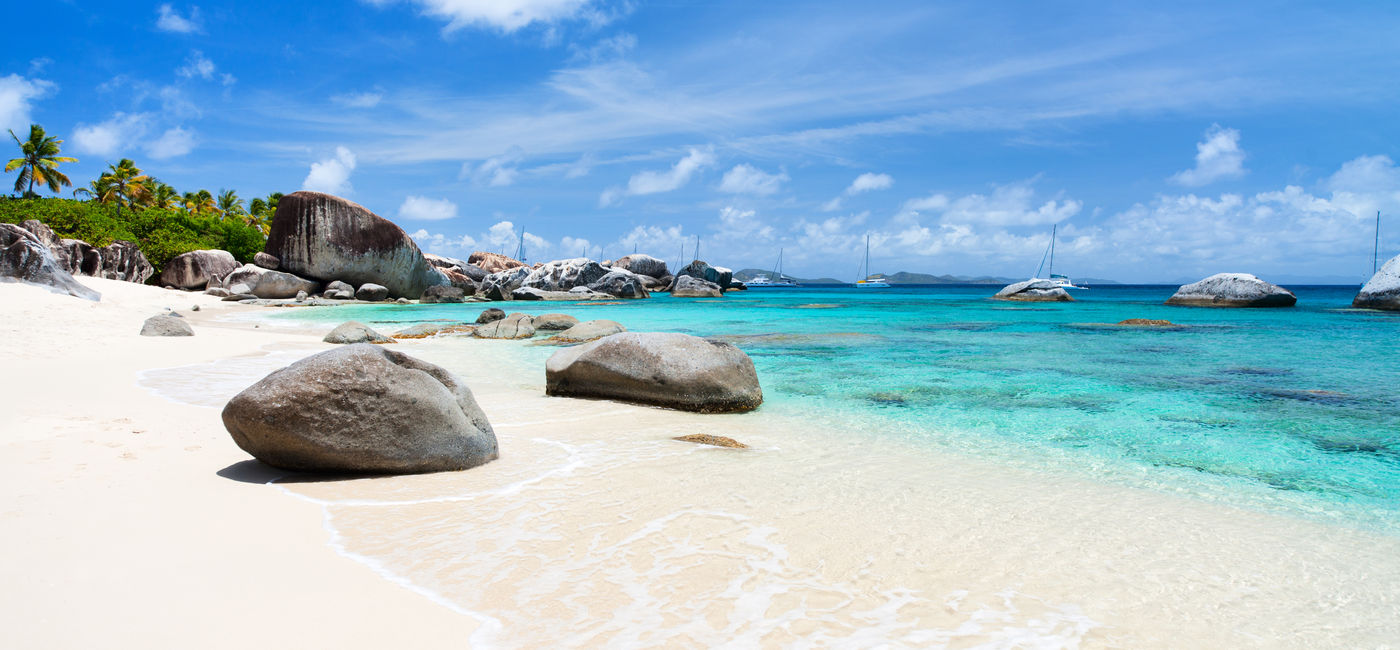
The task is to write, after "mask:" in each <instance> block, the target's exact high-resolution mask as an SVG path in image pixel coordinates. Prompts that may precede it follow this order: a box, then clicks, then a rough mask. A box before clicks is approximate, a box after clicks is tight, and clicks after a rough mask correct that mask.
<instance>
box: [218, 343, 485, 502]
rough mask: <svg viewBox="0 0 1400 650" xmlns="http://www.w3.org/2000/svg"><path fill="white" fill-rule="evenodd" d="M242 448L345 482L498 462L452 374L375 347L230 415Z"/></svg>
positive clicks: (262, 393)
mask: <svg viewBox="0 0 1400 650" xmlns="http://www.w3.org/2000/svg"><path fill="white" fill-rule="evenodd" d="M223 421H224V426H225V428H227V429H228V432H229V434H230V435H232V436H233V440H234V442H235V443H237V444H238V446H239V447H241V448H242V449H243V450H244V451H247V452H248V453H250V454H252V455H253V456H254V457H255V458H257V459H258V460H261V461H262V462H264V463H267V464H269V465H272V466H274V467H280V468H283V469H290V470H297V471H307V472H339V473H396V474H404V473H420V472H438V471H447V470H463V469H468V468H471V467H476V466H478V465H482V464H485V463H487V462H490V461H492V460H494V459H496V458H497V457H498V455H499V451H498V448H497V443H496V434H495V432H494V431H493V430H492V428H491V423H490V422H488V421H487V419H486V415H485V413H483V412H482V411H481V408H480V407H479V406H478V405H477V403H476V400H475V399H474V398H473V396H472V393H471V390H469V389H468V388H467V387H466V385H464V384H463V383H462V381H461V380H460V379H458V378H457V377H456V376H454V375H453V374H452V373H449V372H448V371H447V370H444V369H443V368H441V367H438V366H435V365H433V364H430V363H426V362H424V361H420V360H418V359H414V358H413V357H410V356H408V355H405V354H400V353H397V352H394V351H392V350H388V349H385V348H382V347H378V346H373V345H351V346H347V347H343V348H337V349H334V350H331V351H328V352H322V353H320V354H317V355H314V356H311V357H308V358H306V359H303V360H301V361H298V362H296V363H294V364H292V365H291V366H288V367H286V368H283V369H281V370H278V371H277V372H274V373H272V374H270V375H268V376H267V377H265V378H263V379H262V380H261V381H259V382H258V383H256V384H253V385H252V386H251V387H249V388H248V389H247V390H244V391H243V392H241V393H239V394H238V395H237V396H235V397H234V398H233V399H232V400H230V401H229V403H228V405H227V406H225V407H224V411H223Z"/></svg>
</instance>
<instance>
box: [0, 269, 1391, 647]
mask: <svg viewBox="0 0 1400 650" xmlns="http://www.w3.org/2000/svg"><path fill="white" fill-rule="evenodd" d="M81 281H82V282H84V283H85V284H89V286H92V287H93V288H96V289H98V290H99V291H102V292H103V294H104V297H103V301H102V302H100V303H88V302H85V301H80V300H75V299H72V298H68V297H62V296H56V295H53V294H49V293H46V292H44V291H42V290H40V289H38V288H34V287H28V286H23V285H15V284H0V299H3V300H4V301H5V303H6V304H7V305H8V306H10V307H13V309H12V310H11V311H8V312H7V313H6V316H5V319H4V321H3V327H4V331H5V334H7V335H8V336H9V338H10V340H15V341H23V342H24V345H23V346H20V347H19V349H17V350H15V351H14V352H13V353H12V358H11V360H10V368H11V371H12V373H14V374H13V376H15V377H20V378H23V380H22V381H12V382H10V384H11V386H10V387H9V390H8V391H7V395H13V396H15V398H16V399H15V400H14V401H13V404H15V406H12V407H10V408H8V409H6V411H5V414H4V416H3V417H4V418H5V420H4V426H3V430H4V431H5V432H6V439H5V441H4V445H5V446H6V453H5V454H4V455H3V462H4V463H5V464H6V467H5V470H6V471H5V472H4V475H5V478H4V479H3V480H4V482H5V483H4V485H5V489H6V491H7V493H8V494H9V495H10V498H9V499H8V500H7V503H9V504H10V505H9V507H7V508H6V512H5V515H4V516H5V518H6V520H7V521H8V522H9V524H10V528H11V529H13V530H23V531H27V532H26V534H25V535H18V536H10V537H8V538H7V539H6V540H5V542H4V543H5V544H6V548H5V549H4V550H5V551H7V554H6V555H7V557H11V558H24V560H23V561H19V562H10V563H7V564H6V567H5V569H4V570H5V572H6V575H5V578H6V579H7V580H8V582H9V583H10V584H16V585H24V588H22V589H14V590H12V591H11V592H10V594H9V596H7V599H8V602H7V603H6V607H5V611H6V612H7V618H8V619H9V620H8V621H7V627H9V628H10V629H11V630H12V634H13V635H14V636H13V637H12V638H16V639H18V640H20V641H21V643H20V645H23V646H26V647H71V646H74V645H104V644H112V645H131V644H139V645H143V646H157V647H172V646H181V645H189V644H190V643H192V642H197V644H198V645H201V646H207V645H215V646H224V645H227V646H233V645H245V644H246V643H248V642H253V641H257V640H260V639H265V638H267V637H268V636H274V637H275V639H276V642H275V643H274V645H277V646H292V645H298V644H299V643H298V640H300V641H301V642H302V643H309V644H311V645H318V646H319V645H329V644H330V643H332V642H334V643H336V644H337V645H342V646H346V647H368V646H371V645H379V646H382V645H383V644H385V643H392V644H394V645H409V644H412V645H414V646H422V647H437V646H438V645H451V646H453V647H464V646H468V645H470V646H473V647H549V646H554V647H560V646H564V647H594V646H598V645H610V646H618V647H715V646H725V645H728V646H732V647H754V646H763V647H783V646H786V647H814V646H822V647H828V646H829V647H871V646H892V647H976V646H985V647H1135V648H1137V647H1220V646H1231V647H1299V648H1302V647H1358V646H1365V647H1381V646H1383V645H1384V644H1385V643H1387V642H1389V641H1390V640H1392V639H1394V638H1396V637H1397V636H1400V624H1397V623H1396V621H1397V620H1400V615H1397V614H1400V609H1397V608H1400V540H1397V538H1396V537H1395V536H1394V535H1391V534H1387V533H1385V532H1383V531H1381V530H1371V529H1368V528H1367V527H1365V526H1360V525H1355V524H1353V523H1348V522H1344V523H1333V522H1329V521H1327V520H1326V518H1325V517H1323V518H1320V519H1318V518H1315V519H1309V518H1307V517H1301V516H1290V515H1289V514H1288V513H1287V512H1269V511H1267V510H1262V509H1260V508H1255V507H1243V506H1240V505H1235V504H1231V503H1229V502H1227V501H1224V500H1214V501H1213V500H1211V499H1208V498H1202V496H1201V494H1188V493H1185V492H1182V493H1181V494H1173V485H1172V484H1171V483H1170V482H1165V483H1162V484H1160V485H1157V486H1156V488H1155V489H1154V488H1151V487H1143V486H1136V485H1132V484H1127V483H1125V482H1124V481H1096V480H1089V479H1088V478H1086V476H1085V475H1075V474H1069V473H1065V472H1057V471H1045V470H1044V469H1043V468H1042V469H1036V468H1033V467H1028V466H1022V465H1017V464H1015V463H1007V462H998V460H997V458H996V457H995V456H992V457H984V458H978V457H976V456H975V455H973V454H970V453H961V452H958V451H956V450H949V449H948V448H945V447H939V446H930V445H922V444H915V442H913V441H911V440H908V439H905V438H902V437H899V436H887V437H883V438H882V437H880V436H874V435H867V434H868V433H869V432H866V431H857V430H852V429H843V428H842V426H843V425H842V422H843V421H842V420H839V419H832V418H830V417H827V416H824V415H822V414H820V413H817V412H812V413H809V414H807V415H805V416H804V415H802V414H800V413H798V414H797V415H794V413H793V412H792V410H791V409H784V408H773V409H769V408H767V407H765V408H764V409H760V410H759V411H757V412H755V413H750V414H743V415H697V414H687V413H681V412H677V411H669V410H663V409H655V408H647V407H640V406H632V405H626V404H621V403H615V402H609V401H595V400H575V399H562V398H548V397H545V396H544V394H543V393H544V391H543V383H544V377H543V370H542V368H541V367H539V366H538V365H536V364H535V363H533V360H536V359H538V358H539V357H541V356H542V355H545V354H547V353H548V352H549V349H547V348H539V347H537V346H533V345H532V344H531V343H528V342H509V341H483V340H475V339H469V338H447V337H443V338H436V339H425V340H421V341H403V342H400V343H399V344H396V345H395V348H396V349H397V350H398V351H401V352H405V353H408V354H411V355H413V356H415V357H418V358H421V359H424V360H427V361H430V362H432V363H436V364H439V365H442V366H443V367H445V368H448V369H449V370H451V371H452V372H454V373H456V374H458V375H459V376H460V377H462V378H463V379H464V380H465V382H466V383H467V385H468V386H470V387H471V389H472V390H473V392H474V394H475V395H476V399H477V401H478V402H479V403H480V404H481V406H482V408H483V410H484V411H485V412H486V414H487V415H488V417H489V418H490V420H491V422H492V424H493V426H494V428H495V429H496V432H497V436H498V439H499V441H500V446H501V458H500V459H499V460H497V461H495V462H492V463H489V464H487V465H485V466H482V467H479V468H475V469H472V470H468V471H466V472H447V473H439V474H428V475H418V476H401V477H383V478H370V479H353V480H315V481H304V480H301V479H296V478H293V479H289V480H284V481H282V482H279V483H275V484H271V485H269V484H268V482H269V481H272V480H273V479H277V478H279V477H281V476H282V475H283V473H282V472H279V471H277V470H272V469H269V468H266V467H263V466H260V465H258V464H256V463H253V462H250V461H249V458H248V456H247V455H246V454H244V453H243V452H242V451H241V450H239V449H238V448H237V447H235V446H234V445H233V443H232V441H231V439H230V438H229V437H228V435H227V433H226V432H224V430H223V427H222V424H221V422H220V421H219V408H221V407H222V404H223V403H224V402H225V401H226V400H227V399H228V398H229V397H231V396H232V395H233V394H235V393H236V392H238V390H241V388H242V387H243V386H246V385H247V384H249V383H251V382H253V381H256V380H257V379H258V378H261V377H262V376H263V375H265V374H267V373H268V372H270V371H272V370H274V369H276V368H279V367H282V366H284V365H287V364H288V363H290V362H291V361H293V360H295V359H297V358H300V357H302V356H306V355H308V354H311V353H313V352H315V351H319V350H323V349H328V348H329V347H330V346H329V345H327V344H324V343H321V342H320V335H321V334H323V333H324V331H325V330H328V329H329V328H327V327H324V326H321V327H320V328H319V329H317V328H316V327H312V326H311V325H310V324H309V323H307V322H306V321H304V320H300V319H299V317H298V316H297V315H296V314H295V313H294V312H296V311H297V310H269V309H261V308H256V307H249V306H240V305H233V304H231V303H221V302H218V301H217V300H214V299H211V298H209V297H206V296H203V295H200V294H189V293H183V292H172V291H165V290H160V289H155V288H152V287H146V286H134V285H129V284H121V283H116V282H110V281H103V280H94V279H91V278H82V279H81ZM194 304H199V305H201V307H202V308H201V311H199V312H192V311H191V310H190V307H191V306H192V305H194ZM164 307H171V308H174V309H176V310H177V311H180V312H181V313H182V314H183V315H185V316H186V317H188V318H189V319H190V320H191V322H192V324H193V326H194V327H195V329H196V333H197V334H196V336H195V337H192V338H142V337H138V336H136V331H137V330H139V328H140V323H141V321H142V320H144V319H145V318H146V317H147V316H150V315H153V314H154V313H157V312H159V311H161V310H162V308H164ZM465 307H466V308H470V307H471V306H470V305H468V306H465ZM483 308H484V306H483ZM330 309H332V310H344V313H347V314H348V313H352V312H351V310H352V309H355V308H342V307H336V308H330ZM395 309H396V311H395V312H394V313H395V314H398V316H396V318H399V317H401V318H412V316H411V314H412V313H414V310H418V311H417V313H422V314H426V313H432V312H430V311H423V308H421V307H416V306H415V307H407V308H395ZM405 310H406V311H405ZM331 313H339V312H331ZM285 314H291V317H290V318H283V317H280V316H281V315H285ZM273 315H278V316H279V317H272V316H273ZM329 317H330V316H321V318H329ZM255 326H256V327H255ZM384 331H392V329H389V326H385V330H384ZM741 345H742V344H741ZM80 369H81V370H80ZM77 396H81V399H78V398H77ZM779 404H781V402H779ZM854 421H856V420H845V421H844V422H847V423H849V422H854ZM691 433H709V434H714V435H724V436H729V437H732V438H735V439H738V440H740V441H741V442H744V443H746V444H748V445H750V447H751V448H750V449H747V450H733V449H721V448H712V447H704V446H697V445H690V444H686V443H681V442H676V441H673V440H671V438H673V437H675V436H678V435H685V434H691ZM1105 472H1107V469H1106V470H1105ZM1089 476H1092V472H1091V473H1090V474H1089ZM75 611H79V612H83V613H84V615H83V616H82V620H83V624H82V625H75V624H73V623H74V621H73V620H72V618H73V617H72V614H71V613H72V612H75ZM413 635H418V636H417V637H414V636H413Z"/></svg>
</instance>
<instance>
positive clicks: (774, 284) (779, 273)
mask: <svg viewBox="0 0 1400 650" xmlns="http://www.w3.org/2000/svg"><path fill="white" fill-rule="evenodd" d="M774 278H776V279H774ZM744 284H746V285H748V287H749V288H750V289H764V288H767V289H776V288H779V287H789V288H790V287H799V286H802V285H799V284H797V281H796V280H793V279H792V278H789V277H787V276H785V275H783V249H781V248H779V249H778V264H777V266H774V267H773V277H771V278H770V277H768V276H766V275H761V274H760V275H755V276H753V279H752V280H749V281H748V282H745V283H744Z"/></svg>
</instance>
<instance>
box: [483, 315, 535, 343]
mask: <svg viewBox="0 0 1400 650" xmlns="http://www.w3.org/2000/svg"><path fill="white" fill-rule="evenodd" d="M534 335H535V326H534V325H533V324H532V323H531V318H530V316H529V315H528V314H519V313H517V314H511V315H509V316H506V317H505V318H502V319H501V320H497V321H491V322H490V323H487V324H485V325H480V326H478V327H477V328H476V329H474V330H472V336H475V337H477V338H479V339H528V338H530V337H532V336H534Z"/></svg>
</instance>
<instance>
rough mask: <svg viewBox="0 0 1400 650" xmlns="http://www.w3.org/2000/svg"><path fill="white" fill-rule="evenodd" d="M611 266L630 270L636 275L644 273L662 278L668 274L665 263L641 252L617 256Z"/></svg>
mask: <svg viewBox="0 0 1400 650" xmlns="http://www.w3.org/2000/svg"><path fill="white" fill-rule="evenodd" d="M612 266H613V268H615V269H622V270H624V271H631V272H633V273H636V274H637V275H645V276H648V277H652V278H664V277H666V276H667V275H669V273H668V271H667V270H666V263H665V262H663V261H661V260H659V259H656V258H655V257H652V256H650V255H645V254H641V253H633V254H631V255H628V256H626V257H622V258H618V260H617V261H615V262H613V263H612Z"/></svg>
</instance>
